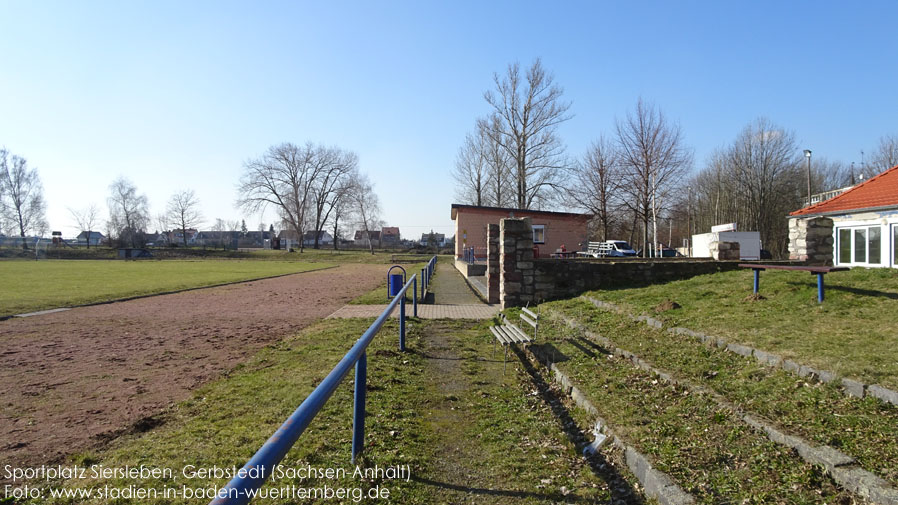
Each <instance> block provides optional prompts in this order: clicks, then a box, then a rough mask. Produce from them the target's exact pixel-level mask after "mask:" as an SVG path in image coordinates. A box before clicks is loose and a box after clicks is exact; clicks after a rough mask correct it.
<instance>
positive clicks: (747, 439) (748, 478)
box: [539, 324, 850, 504]
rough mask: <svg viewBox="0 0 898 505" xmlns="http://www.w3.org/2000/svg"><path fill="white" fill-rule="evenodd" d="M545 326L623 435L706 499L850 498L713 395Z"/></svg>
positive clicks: (550, 344) (555, 351)
mask: <svg viewBox="0 0 898 505" xmlns="http://www.w3.org/2000/svg"><path fill="white" fill-rule="evenodd" d="M544 327H545V329H543V328H544ZM544 327H543V326H541V327H540V340H541V343H540V344H539V345H542V346H543V347H544V348H545V350H546V351H547V353H548V355H549V356H553V355H554V356H555V359H556V361H557V366H558V367H559V368H561V369H562V370H563V371H564V372H565V373H567V374H568V375H569V376H570V378H571V379H572V380H573V381H574V383H575V385H576V386H577V387H578V388H580V389H581V391H583V392H584V393H585V394H586V395H587V396H588V397H589V398H590V399H591V400H592V403H593V404H594V405H596V407H597V408H598V409H599V411H600V413H601V415H602V416H603V417H604V418H605V420H606V421H607V422H608V423H610V424H611V426H613V427H614V428H615V431H616V434H618V435H619V436H622V437H623V438H624V439H626V440H627V441H628V442H629V443H630V444H632V445H633V446H635V447H636V448H637V449H638V450H639V451H640V452H642V453H643V454H645V455H646V456H648V457H649V458H650V460H652V461H653V464H654V465H655V467H656V468H658V469H659V470H661V471H664V472H666V473H668V474H669V475H670V476H671V477H672V478H673V479H674V480H675V481H676V482H677V483H678V484H679V485H680V486H681V487H682V488H683V489H684V490H686V491H687V492H689V493H691V494H692V495H693V496H695V498H696V500H697V501H698V502H699V503H708V504H711V503H714V504H716V503H823V502H826V503H841V500H847V501H849V502H850V495H849V494H848V493H846V492H844V491H842V490H840V489H838V488H837V487H836V486H835V485H834V484H833V483H832V481H831V480H830V479H829V478H828V477H827V476H825V475H824V474H823V472H822V470H821V469H819V468H816V467H814V466H812V465H809V464H806V463H804V462H803V461H802V460H801V459H800V458H799V457H798V456H797V455H796V454H794V453H793V452H792V451H791V450H790V449H786V448H783V447H780V446H777V445H775V444H774V443H772V442H770V441H768V440H767V439H766V438H765V437H764V436H762V435H760V434H758V433H756V432H754V431H753V430H752V429H751V428H749V427H748V426H747V425H745V424H744V423H743V422H742V421H741V420H740V419H739V418H738V417H737V416H736V415H735V414H734V413H733V412H732V411H729V410H727V409H722V408H720V407H719V406H718V404H717V403H716V402H715V401H713V399H712V398H710V397H709V396H707V395H704V394H696V393H695V392H691V391H689V390H688V389H685V388H683V387H678V386H673V385H670V384H667V383H664V382H661V381H659V380H657V378H656V377H655V376H653V375H652V374H650V373H647V372H645V371H643V370H641V369H639V368H637V367H636V366H634V365H633V364H632V363H631V362H630V361H629V360H626V359H624V358H619V357H614V356H613V355H611V354H610V351H609V350H608V349H605V348H603V347H601V346H599V345H597V344H596V343H595V342H592V341H590V340H588V339H586V338H584V337H582V336H579V335H575V334H573V332H571V331H570V330H567V329H566V328H563V327H561V326H559V325H553V324H546V325H544ZM633 352H636V353H639V349H633Z"/></svg>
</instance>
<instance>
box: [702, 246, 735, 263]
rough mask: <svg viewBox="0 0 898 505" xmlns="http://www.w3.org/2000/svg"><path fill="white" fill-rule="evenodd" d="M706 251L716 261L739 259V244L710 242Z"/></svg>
mask: <svg viewBox="0 0 898 505" xmlns="http://www.w3.org/2000/svg"><path fill="white" fill-rule="evenodd" d="M708 249H709V250H710V251H711V257H712V258H714V259H715V260H718V261H727V260H738V259H739V252H740V251H739V249H740V247H739V242H711V243H710V244H709V246H708Z"/></svg>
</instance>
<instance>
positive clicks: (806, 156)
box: [804, 149, 811, 207]
mask: <svg viewBox="0 0 898 505" xmlns="http://www.w3.org/2000/svg"><path fill="white" fill-rule="evenodd" d="M804 157H805V158H807V159H808V207H810V206H811V150H810V149H805V150H804Z"/></svg>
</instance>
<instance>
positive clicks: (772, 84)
mask: <svg viewBox="0 0 898 505" xmlns="http://www.w3.org/2000/svg"><path fill="white" fill-rule="evenodd" d="M0 19H2V20H3V21H2V25H3V29H2V36H0V65H2V71H0V146H5V147H6V148H7V149H9V150H10V151H11V152H13V153H16V154H20V155H23V156H25V157H26V158H27V159H28V160H29V162H30V164H31V165H32V166H36V167H38V169H39V171H40V175H41V177H42V179H43V183H44V186H45V188H46V194H47V197H48V200H49V207H48V219H49V221H50V225H51V228H53V229H61V230H64V232H65V233H66V235H69V234H71V233H72V232H74V229H73V228H71V227H70V226H71V225H72V222H71V219H70V217H69V214H68V212H67V210H66V207H75V208H78V207H83V206H86V205H87V204H89V203H96V204H98V205H101V206H102V207H103V208H104V211H105V204H106V195H107V193H108V189H107V187H108V185H109V183H110V182H111V181H112V180H113V179H115V178H116V177H117V176H119V175H125V176H126V177H128V178H130V179H131V180H132V181H134V183H135V184H136V185H137V186H138V188H139V190H140V191H142V192H145V193H146V194H147V195H148V196H149V199H150V204H151V208H152V210H153V212H154V213H157V212H161V211H162V209H163V207H164V205H165V202H166V200H167V199H168V197H169V196H170V195H171V194H172V193H173V192H175V191H176V190H178V189H181V188H193V189H195V190H196V192H197V194H198V196H199V197H200V199H201V201H202V204H203V212H204V214H205V217H206V218H207V221H208V222H210V223H211V221H212V220H213V219H214V218H217V217H220V218H223V219H238V218H241V217H244V216H243V215H242V213H241V212H240V211H238V210H237V209H235V208H234V200H235V199H236V191H235V186H236V183H237V180H238V178H239V176H240V172H241V164H242V162H243V161H244V160H246V159H247V158H250V157H254V156H257V155H258V154H260V153H262V152H263V151H264V150H265V149H266V148H267V147H268V146H270V145H272V144H275V143H279V142H283V141H292V142H296V143H302V142H305V141H307V140H311V141H314V142H320V143H324V144H329V145H338V146H341V147H343V148H346V149H351V150H354V151H356V152H357V153H358V154H359V157H360V162H361V167H362V169H363V170H364V171H366V172H367V173H369V174H370V175H371V177H372V179H373V180H374V181H375V183H376V188H377V191H378V193H379V195H380V198H381V200H382V203H383V208H384V217H385V219H386V221H387V222H388V224H390V225H394V226H399V227H400V228H401V231H402V233H403V236H405V237H409V236H420V234H421V233H422V232H425V231H429V230H430V229H431V228H433V229H434V230H436V231H442V232H450V233H451V225H452V222H451V220H450V216H449V206H450V204H451V203H452V202H453V182H452V179H451V177H450V170H451V167H452V165H453V163H454V159H455V154H456V151H457V149H458V146H459V144H460V143H461V141H462V139H463V138H464V135H465V133H466V132H467V131H469V130H471V128H472V126H473V124H474V119H475V118H476V117H478V116H480V115H483V114H484V113H486V112H487V110H488V109H487V106H486V103H485V102H484V100H483V97H482V95H483V91H484V90H486V89H487V88H489V87H490V85H491V79H492V74H493V72H501V71H503V70H504V69H505V67H506V65H507V64H508V63H510V62H513V61H516V60H518V61H520V62H521V63H522V64H524V65H526V64H529V63H530V62H531V61H532V60H533V58H535V57H541V58H542V59H543V62H544V65H545V66H546V67H547V68H548V69H550V70H551V71H552V72H553V73H554V75H555V78H556V81H557V83H558V84H560V85H561V86H563V87H564V89H565V98H566V99H568V100H570V101H572V102H573V105H572V108H571V112H573V113H574V114H575V117H574V118H573V119H572V120H571V121H569V122H567V123H566V124H564V125H563V127H562V128H561V135H562V137H563V139H564V141H565V143H566V144H567V146H568V152H569V153H570V154H572V155H577V156H579V155H580V154H581V153H582V152H583V151H584V150H585V149H586V147H587V145H588V144H589V142H590V141H591V140H592V139H594V138H595V137H597V136H598V135H599V134H601V133H603V132H604V133H610V131H611V129H612V126H613V124H614V120H615V118H617V117H621V116H622V115H624V114H625V113H626V112H627V110H629V109H630V108H632V107H633V105H634V104H635V102H636V100H637V98H638V97H639V96H642V97H644V98H645V99H646V100H649V101H653V102H655V103H656V104H657V105H659V106H660V107H661V108H662V109H663V111H664V112H665V113H666V114H667V115H668V116H669V117H670V118H671V119H674V120H678V121H679V122H680V124H681V125H682V127H683V130H684V133H685V136H686V140H687V142H688V143H689V144H690V145H691V146H692V147H693V148H694V149H695V153H696V168H700V167H701V166H702V165H703V164H704V161H705V159H706V158H707V156H708V154H709V153H710V152H711V151H712V150H713V149H714V148H716V147H718V146H720V145H722V144H725V143H727V142H730V141H731V140H732V139H733V138H734V137H735V136H736V134H737V133H738V132H739V130H740V129H741V128H742V127H743V126H744V125H745V124H746V123H748V122H749V121H750V120H752V119H754V118H756V117H758V116H762V115H763V116H766V117H768V118H770V119H771V120H773V121H774V122H775V123H777V124H779V125H781V126H783V127H785V128H787V129H791V130H794V131H795V132H796V134H797V138H798V139H799V142H800V144H801V147H802V148H808V149H812V150H813V151H814V156H818V155H819V156H824V157H826V158H829V159H838V160H842V161H846V162H851V161H856V162H860V151H861V150H862V149H863V150H865V151H868V152H869V151H871V150H872V149H873V147H874V146H875V145H876V143H877V142H878V139H879V137H880V136H881V135H885V134H898V120H896V118H898V114H896V113H898V79H896V77H898V75H896V74H898V65H896V61H898V37H896V33H895V31H896V26H895V24H896V21H898V2H895V1H883V2H838V3H836V2H810V1H808V2H797V1H774V2H757V1H745V2H719V1H714V2H712V1H708V2H697V1H677V2H671V1H665V2H582V3H573V2H568V3H564V2H523V1H512V2H461V1H441V2H436V1H416V2H407V3H399V2H357V3H356V2H341V1H333V2H330V1H329V2H317V3H301V2H249V1H246V2H222V1H209V2H200V1H189V2H183V1H178V2H163V1H155V0H154V1H144V2H138V1H126V2H120V1H110V2H82V1H76V2H73V1H61V2H51V1H8V0H0ZM245 217H246V220H247V224H248V226H249V227H250V228H251V229H252V228H255V227H256V226H257V225H258V222H259V220H260V218H259V216H245ZM264 219H265V222H271V219H272V215H271V213H269V215H268V216H266V217H264Z"/></svg>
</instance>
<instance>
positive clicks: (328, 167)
mask: <svg viewBox="0 0 898 505" xmlns="http://www.w3.org/2000/svg"><path fill="white" fill-rule="evenodd" d="M316 151H317V154H316V162H315V169H314V171H313V173H312V174H311V177H312V179H313V184H312V195H311V200H312V208H313V210H314V213H315V215H314V224H315V226H314V230H315V239H314V244H313V247H314V248H315V249H318V248H319V240H320V238H321V232H322V231H323V230H324V227H325V223H326V222H327V221H328V219H329V218H330V215H331V213H332V212H333V211H334V208H335V206H336V205H337V204H338V202H339V200H340V199H341V198H344V197H345V193H346V192H345V188H346V187H348V186H349V185H350V184H352V180H353V178H354V177H355V174H356V173H357V172H358V166H359V158H358V156H357V155H356V154H355V153H353V152H350V151H344V150H342V149H340V148H338V147H329V148H325V147H319V148H317V150H316ZM300 247H302V246H300Z"/></svg>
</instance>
